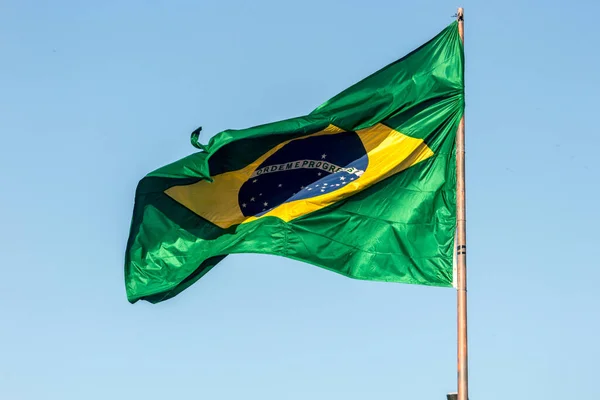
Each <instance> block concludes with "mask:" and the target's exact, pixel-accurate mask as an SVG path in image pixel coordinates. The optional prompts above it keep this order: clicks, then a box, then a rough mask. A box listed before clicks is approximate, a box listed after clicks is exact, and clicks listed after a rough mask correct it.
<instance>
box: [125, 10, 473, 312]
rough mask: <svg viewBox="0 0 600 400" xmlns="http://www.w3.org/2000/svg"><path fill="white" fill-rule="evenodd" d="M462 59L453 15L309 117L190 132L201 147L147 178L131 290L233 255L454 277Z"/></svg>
mask: <svg viewBox="0 0 600 400" xmlns="http://www.w3.org/2000/svg"><path fill="white" fill-rule="evenodd" d="M463 63H464V55H463V47H462V43H461V41H460V38H459V35H458V27H457V23H456V22H454V23H453V24H451V25H449V26H448V27H447V28H446V29H444V30H443V31H442V32H440V33H439V34H438V35H437V36H436V37H434V38H433V39H432V40H430V41H429V42H427V43H425V44H424V45H422V46H421V47H419V48H418V49H416V50H414V51H413V52H411V53H410V54H408V55H406V56H405V57H403V58H401V59H400V60H398V61H396V62H394V63H392V64H390V65H388V66H386V67H384V68H383V69H381V70H379V71H378V72H376V73H374V74H372V75H370V76H369V77H367V78H365V79H363V80H362V81H360V82H358V83H356V84H355V85H353V86H351V87H349V88H348V89H346V90H344V91H343V92H341V93H340V94H338V95H337V96H335V97H333V98H331V99H330V100H328V101H326V102H325V103H323V104H321V105H320V106H319V107H317V108H316V109H315V110H314V111H312V112H311V113H310V114H308V115H305V116H302V117H298V118H293V119H288V120H284V121H278V122H273V123H269V124H265V125H260V126H256V127H252V128H248V129H243V130H227V131H223V132H221V133H219V134H217V135H215V136H214V137H212V138H211V139H210V141H209V142H208V144H207V145H200V144H199V143H198V132H199V130H198V131H197V132H194V135H195V136H193V137H192V142H195V143H196V144H197V145H198V147H200V148H201V149H202V151H200V152H197V153H194V154H191V155H189V156H187V157H185V158H183V159H181V160H179V161H176V162H174V163H172V164H169V165H167V166H164V167H162V168H159V169H158V170H156V171H154V172H151V173H149V174H148V175H147V176H145V177H144V178H143V179H142V180H141V181H140V182H139V183H138V187H137V190H136V195H135V204H134V210H133V217H132V222H131V228H130V234H129V240H128V242H127V249H126V256H125V286H126V291H127V297H128V300H129V301H130V302H132V303H133V302H136V301H138V300H140V299H143V300H147V301H150V302H153V303H156V302H160V301H163V300H166V299H168V298H171V297H173V296H175V295H177V294H178V293H180V292H181V291H183V290H185V289H186V288H187V287H189V286H190V285H192V284H193V283H194V282H196V281H197V280H198V279H200V278H201V277H202V276H204V275H205V274H206V273H207V272H208V271H209V270H210V269H211V268H212V267H214V266H215V265H216V264H218V263H219V261H221V260H222V259H223V258H224V257H225V256H227V255H228V254H234V253H263V254H273V255H280V256H284V257H288V258H291V259H296V260H300V261H303V262H306V263H310V264H314V265H316V266H319V267H322V268H325V269H328V270H331V271H334V272H337V273H340V274H342V275H345V276H348V277H351V278H356V279H364V280H373V281H387V282H400V283H412V284H421V285H431V286H446V287H449V286H451V285H452V278H453V277H452V257H453V243H454V231H455V227H456V215H455V214H456V206H455V203H456V165H455V154H454V152H455V143H454V141H455V132H456V128H457V126H458V123H459V121H460V118H461V117H462V115H463V111H464V71H463V69H464V66H463V65H464V64H463Z"/></svg>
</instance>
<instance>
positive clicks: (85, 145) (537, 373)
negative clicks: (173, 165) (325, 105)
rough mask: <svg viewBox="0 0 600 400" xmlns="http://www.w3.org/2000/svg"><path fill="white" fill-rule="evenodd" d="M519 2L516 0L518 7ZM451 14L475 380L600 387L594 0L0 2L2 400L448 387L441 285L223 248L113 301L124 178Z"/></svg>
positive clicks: (369, 61) (347, 80)
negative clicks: (460, 86)
mask: <svg viewBox="0 0 600 400" xmlns="http://www.w3.org/2000/svg"><path fill="white" fill-rule="evenodd" d="M527 3H528V4H527ZM459 5H462V6H464V7H465V12H466V55H467V70H466V82H467V127H466V128H467V190H468V209H467V211H468V243H469V260H468V263H469V273H468V277H469V289H470V290H469V295H470V297H469V300H470V305H469V318H470V331H469V333H470V338H469V339H470V351H471V353H470V357H471V358H470V368H471V369H470V372H471V374H470V378H471V399H473V400H483V399H486V400H501V399H508V398H510V399H511V400H517V399H523V400H533V399H544V400H558V399H585V400H588V399H590V400H592V399H598V398H600V385H599V384H598V372H599V371H600V367H599V366H598V362H599V360H600V345H599V341H598V337H599V335H600V311H599V309H600V294H599V293H600V292H599V290H598V284H599V282H600V261H599V259H598V252H597V251H598V248H599V240H600V236H599V234H598V225H599V224H600V211H599V210H600V207H599V206H598V197H599V195H600V189H599V187H600V162H599V160H598V156H597V154H598V147H599V145H600V139H598V137H599V136H598V134H599V130H598V122H597V121H598V115H599V111H598V107H599V105H600V101H599V97H598V90H599V89H600V74H598V65H599V64H600V55H599V54H600V53H599V52H598V49H599V44H598V41H599V36H598V18H599V15H600V5H598V3H597V2H595V1H591V0H589V1H573V2H571V3H570V5H568V3H566V2H558V1H554V0H546V1H541V0H532V1H529V2H525V1H515V0H504V1H486V2H484V1H464V2H463V3H462V4H459V3H455V2H448V1H441V0H424V1H411V2H408V1H406V2H405V1H398V0H395V1H387V0H370V1H354V0H346V1H341V0H339V1H333V0H305V1H302V2H299V1H297V2H282V1H259V0H257V1H252V2H246V1H241V0H240V1H232V0H219V1H218V2H217V1H211V2H209V1H127V2H122V1H104V2H80V1H54V2H46V1H37V2H34V1H24V0H20V1H15V0H12V1H11V0H8V1H4V2H2V5H0V51H1V62H0V110H1V112H0V115H1V117H0V135H1V145H0V182H1V184H2V186H1V187H2V190H1V191H0V221H1V223H0V226H1V229H0V260H1V263H0V266H1V269H0V272H1V276H0V398H2V399H6V400H25V399H26V400H38V399H44V400H54V399H56V400H75V399H76V400H80V399H86V400H106V399H127V400H131V399H144V400H153V399H166V398H167V399H192V398H193V399H235V400H239V399H244V400H246V399H248V400H252V399H257V400H258V399H260V400H268V399H273V400H281V399H290V400H296V399H298V400H300V399H302V400H305V399H314V400H318V399H327V400H330V399H345V400H355V399H356V400H358V399H360V400H363V399H377V400H379V399H389V400H392V399H394V400H396V399H418V400H421V399H422V400H429V399H431V400H435V399H444V395H445V393H446V392H448V391H453V390H454V389H455V380H456V372H455V370H456V361H455V354H456V349H455V340H456V333H455V291H454V290H452V289H441V288H430V287H420V286H411V285H399V284H385V283H372V282H362V281H355V280H351V279H348V278H344V277H342V276H340V275H337V274H334V273H331V272H328V271H325V270H322V269H319V268H316V267H313V266H310V265H307V264H302V263H299V262H296V261H292V260H287V259H284V258H278V257H269V256H259V255H236V256H231V257H228V258H227V259H226V260H225V261H224V262H223V263H222V264H220V265H219V266H218V267H217V268H216V269H214V270H213V271H211V272H210V273H209V274H208V275H207V276H206V277H205V278H203V279H202V280H201V281H199V282H198V283H197V284H195V285H194V286H192V287H191V288H190V289H188V290H187V291H185V292H184V293H183V294H181V295H180V296H178V297H176V298H175V299H173V300H170V301H167V302H165V303H162V304H159V305H150V304H148V303H138V304H136V305H130V304H129V303H128V302H127V300H126V297H125V289H124V283H123V257H124V248H125V243H126V239H127V235H128V229H129V223H130V218H131V212H132V205H133V195H134V190H135V186H136V183H137V181H138V180H139V179H140V178H141V177H142V176H143V175H144V174H146V173H147V172H149V171H151V170H153V169H155V168H157V167H159V166H161V165H164V164H166V163H169V162H171V161H174V160H176V159H178V158H181V157H183V156H185V155H187V154H189V153H190V152H192V151H194V149H193V148H192V147H191V145H190V144H189V134H190V133H191V132H192V130H194V129H195V128H196V127H198V126H199V125H202V126H203V127H204V131H203V134H204V137H203V140H207V139H208V138H209V137H210V136H211V135H214V134H215V133H217V132H219V131H221V130H223V129H227V128H244V127H249V126H253V125H256V124H259V123H264V122H269V121H275V120H279V119H283V118H288V117H293V116H298V115H302V114H305V113H307V112H310V111H311V110H312V109H313V108H314V107H315V106H317V105H319V104H320V103H321V102H322V101H324V100H326V99H327V98H329V97H331V96H332V95H334V94H336V93H337V92H339V91H340V90H342V89H344V88H346V87H347V86H349V85H351V84H352V83H354V82H356V81H357V80H359V79H360V78H362V77H364V76H366V75H367V74H369V73H371V72H374V71H375V70H377V69H378V68H380V67H382V66H384V65H385V64H387V63H389V62H391V61H393V60H395V59H396V58H399V57H401V56H402V55H404V54H405V53H407V52H409V51H410V50H412V49H413V48H415V47H417V46H418V45H420V44H422V43H423V42H424V41H426V40H428V39H429V38H431V37H433V36H434V35H435V34H437V33H438V32H439V31H440V30H442V29H443V28H444V27H445V26H446V25H447V24H449V23H450V22H451V21H452V18H451V15H452V14H454V12H455V10H456V7H457V6H459Z"/></svg>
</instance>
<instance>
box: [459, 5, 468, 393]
mask: <svg viewBox="0 0 600 400" xmlns="http://www.w3.org/2000/svg"><path fill="white" fill-rule="evenodd" d="M463 13H464V10H463V9H462V7H461V8H459V9H458V12H457V14H456V15H457V20H458V34H459V35H460V40H461V41H462V42H463V44H464V42H465V37H464V17H463ZM465 200H466V198H465V117H464V114H463V116H462V118H461V119H460V123H459V124H458V131H457V132H456V222H457V241H456V244H457V247H456V251H457V270H456V271H457V272H456V275H457V279H456V283H457V288H456V289H457V317H458V318H457V322H458V324H457V325H458V326H457V328H458V331H457V336H458V400H468V398H469V375H468V357H467V246H466V237H467V229H466V204H465Z"/></svg>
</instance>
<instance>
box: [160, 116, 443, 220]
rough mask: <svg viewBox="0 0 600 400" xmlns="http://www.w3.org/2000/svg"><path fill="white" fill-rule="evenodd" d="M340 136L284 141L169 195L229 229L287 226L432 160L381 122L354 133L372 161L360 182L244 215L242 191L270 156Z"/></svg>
mask: <svg viewBox="0 0 600 400" xmlns="http://www.w3.org/2000/svg"><path fill="white" fill-rule="evenodd" d="M341 132H343V130H341V129H340V128H338V127H335V126H333V125H330V126H329V127H327V128H326V129H324V130H323V131H320V132H317V133H314V134H312V135H309V136H305V137H303V138H299V139H292V140H288V141H286V142H283V143H281V144H279V145H277V146H276V147H274V148H273V149H271V150H270V151H268V152H266V153H265V154H263V155H262V156H261V157H259V158H258V159H256V160H255V161H254V162H252V163H251V164H249V165H247V166H246V167H244V168H242V169H240V170H237V171H231V172H226V173H223V174H220V175H215V176H213V182H212V183H210V182H208V181H200V182H197V183H194V184H191V185H184V186H174V187H171V188H169V189H167V190H166V191H165V193H166V194H167V195H168V196H170V197H171V198H173V199H174V200H175V201H177V202H179V203H180V204H182V205H184V206H185V207H187V208H188V209H190V210H191V211H193V212H194V213H196V214H198V215H199V216H201V217H202V218H205V219H206V220H208V221H210V222H212V223H214V224H215V225H217V226H219V227H221V228H229V227H230V226H232V225H237V224H243V223H247V222H251V221H254V220H256V219H258V218H264V217H267V216H272V217H278V218H280V219H282V220H284V221H286V222H287V221H291V220H293V219H294V218H298V217H300V216H302V215H305V214H308V213H311V212H314V211H317V210H319V209H321V208H323V207H327V206H329V205H331V204H333V203H336V202H338V201H340V200H343V199H344V198H346V197H349V196H351V195H353V194H356V193H358V192H360V191H362V190H364V189H366V188H368V187H370V186H371V185H373V184H375V183H377V182H378V181H380V180H382V179H385V178H387V177H389V176H391V175H393V174H396V173H398V172H400V171H403V170H405V169H407V168H409V167H411V166H413V165H415V164H417V163H419V162H421V161H423V160H425V159H427V158H429V157H431V156H433V151H431V149H430V148H429V147H428V146H427V145H426V144H425V143H424V142H423V140H422V139H415V138H412V137H410V136H406V135H404V134H402V133H400V132H398V131H396V130H394V129H391V128H389V127H387V126H385V125H383V124H377V125H374V126H372V127H370V128H366V129H362V130H359V131H357V132H356V133H357V135H358V137H359V138H360V140H361V141H362V143H363V146H364V148H365V150H366V153H367V155H368V157H369V164H368V167H367V169H366V170H365V172H364V173H363V174H362V175H361V176H360V177H358V178H357V179H356V180H354V181H352V182H350V183H348V184H346V185H345V186H343V187H341V188H340V189H338V190H335V191H333V192H331V193H325V194H323V195H318V196H314V197H311V198H308V199H300V200H295V201H291V202H287V203H283V204H281V205H279V206H278V207H275V208H274V209H272V210H270V211H269V212H267V213H265V214H264V215H261V216H259V217H246V216H244V215H243V214H242V211H241V210H240V205H239V202H238V193H239V190H240V188H241V186H242V185H243V184H244V183H245V182H246V181H248V180H249V179H250V178H251V176H252V173H253V172H254V171H255V170H256V169H257V168H258V167H259V166H260V165H261V164H262V163H263V162H264V161H265V160H266V159H267V158H268V157H270V156H271V155H272V154H274V153H275V152H277V151H278V150H279V149H281V148H282V147H283V146H285V145H286V144H288V143H290V142H292V141H294V140H303V139H305V138H307V137H311V136H317V135H335V134H337V133H341ZM215 194H218V195H215Z"/></svg>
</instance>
